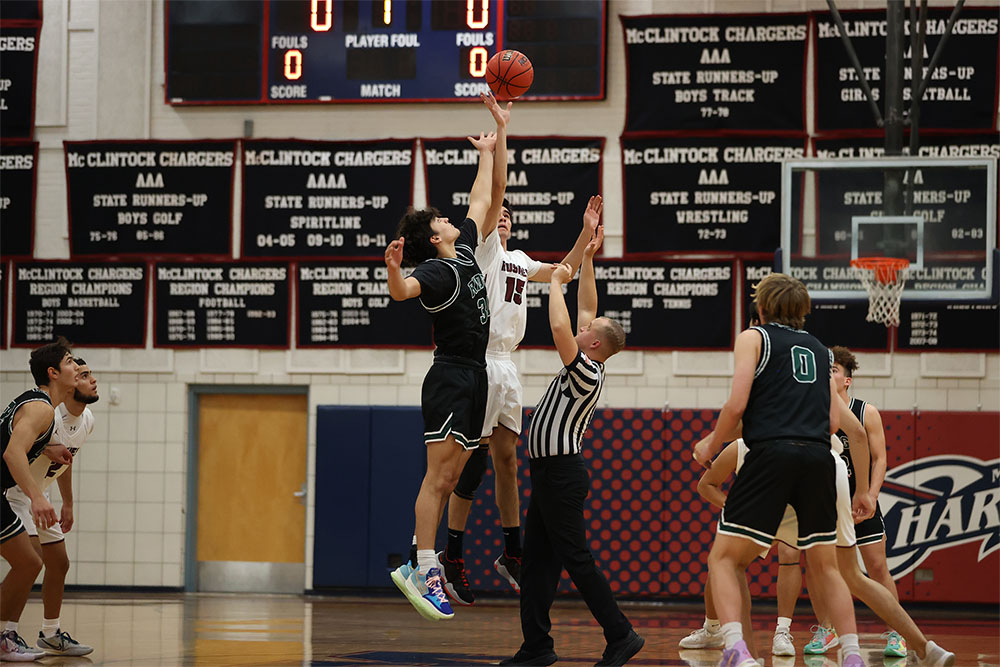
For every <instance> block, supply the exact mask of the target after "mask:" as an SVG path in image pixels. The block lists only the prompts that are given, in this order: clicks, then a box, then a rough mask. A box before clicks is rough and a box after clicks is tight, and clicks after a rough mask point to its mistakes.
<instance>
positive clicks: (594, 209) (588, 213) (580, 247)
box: [528, 195, 604, 282]
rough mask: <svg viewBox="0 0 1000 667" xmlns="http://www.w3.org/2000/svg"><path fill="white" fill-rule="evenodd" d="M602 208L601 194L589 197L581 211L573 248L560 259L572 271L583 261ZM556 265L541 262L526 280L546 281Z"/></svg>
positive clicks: (599, 220) (599, 219)
mask: <svg viewBox="0 0 1000 667" xmlns="http://www.w3.org/2000/svg"><path fill="white" fill-rule="evenodd" d="M603 210H604V200H602V199H601V195H594V196H593V197H591V198H590V201H589V202H588V203H587V208H586V210H585V211H584V212H583V228H582V229H581V230H580V235H579V236H577V237H576V243H574V244H573V249H572V250H570V251H569V253H568V254H567V255H566V256H565V257H563V260H562V261H563V262H565V263H566V264H569V265H570V267H571V268H572V269H573V272H574V273H576V271H577V269H579V268H580V263H581V262H582V261H583V251H584V250H585V249H586V247H587V244H588V243H590V239H592V238H593V237H594V232H595V231H597V225H598V224H600V222H601V212H602V211H603ZM557 266H559V265H558V264H543V265H542V267H541V268H540V269H538V271H537V272H536V273H535V275H533V276H532V277H530V278H528V280H537V281H539V282H543V281H544V282H548V280H549V277H551V275H552V270H553V269H554V268H555V267H557Z"/></svg>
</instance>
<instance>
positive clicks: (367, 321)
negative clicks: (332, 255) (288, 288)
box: [295, 260, 431, 347]
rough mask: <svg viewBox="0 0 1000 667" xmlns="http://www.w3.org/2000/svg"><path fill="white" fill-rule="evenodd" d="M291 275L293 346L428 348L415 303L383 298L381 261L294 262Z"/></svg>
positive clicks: (425, 322) (424, 322) (424, 320)
mask: <svg viewBox="0 0 1000 667" xmlns="http://www.w3.org/2000/svg"><path fill="white" fill-rule="evenodd" d="M403 273H404V275H409V273H410V269H404V270H403ZM295 278H296V280H295V284H296V290H297V291H296V295H297V296H296V304H297V307H298V331H297V336H296V338H297V340H296V345H297V346H298V347H310V346H312V347H337V346H340V345H343V346H364V347H372V346H381V345H388V346H394V347H430V346H431V327H430V319H429V318H428V317H427V315H425V314H424V312H423V308H422V307H421V306H420V302H419V301H418V300H417V299H408V300H406V301H398V302H397V301H393V300H392V299H391V298H390V297H389V286H388V284H387V283H386V268H385V262H384V261H383V260H358V261H353V262H323V263H322V264H319V263H314V264H305V263H300V264H299V265H298V267H297V269H296V276H295Z"/></svg>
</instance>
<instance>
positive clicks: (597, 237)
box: [583, 225, 604, 259]
mask: <svg viewBox="0 0 1000 667" xmlns="http://www.w3.org/2000/svg"><path fill="white" fill-rule="evenodd" d="M602 243H604V225H597V229H595V230H594V235H593V236H591V237H590V243H588V244H587V247H586V248H584V249H583V256H584V257H586V258H587V259H593V258H594V255H595V254H596V253H597V251H598V250H600V249H601V244H602Z"/></svg>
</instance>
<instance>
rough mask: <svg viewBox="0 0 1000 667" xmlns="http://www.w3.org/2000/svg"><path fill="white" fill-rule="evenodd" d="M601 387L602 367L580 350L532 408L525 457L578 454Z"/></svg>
mask: <svg viewBox="0 0 1000 667" xmlns="http://www.w3.org/2000/svg"><path fill="white" fill-rule="evenodd" d="M602 387H604V364H602V363H601V362H599V361H594V360H592V359H590V358H589V357H588V356H587V355H585V354H584V353H583V351H582V350H580V351H579V352H578V353H577V355H576V358H575V359H574V360H573V361H572V362H570V364H569V365H568V366H566V367H565V368H563V369H562V370H561V371H559V374H558V375H557V376H555V378H553V380H552V383H551V384H550V385H549V388H548V389H546V390H545V395H544V396H542V400H541V401H539V402H538V405H537V406H536V407H535V413H534V415H533V416H532V418H531V427H530V428H529V429H528V456H529V457H531V458H533V459H537V458H541V457H544V456H559V455H563V454H579V453H580V443H581V441H582V440H583V434H584V432H585V431H586V430H587V427H588V426H589V425H590V418H591V417H593V416H594V409H595V408H597V399H598V398H599V397H600V395H601V388H602Z"/></svg>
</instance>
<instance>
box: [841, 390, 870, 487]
mask: <svg viewBox="0 0 1000 667" xmlns="http://www.w3.org/2000/svg"><path fill="white" fill-rule="evenodd" d="M848 407H850V408H851V412H853V413H854V416H855V417H857V418H858V421H859V422H861V423H862V424H864V423H865V408H866V407H868V403H867V402H866V401H862V400H861V399H859V398H851V403H850V405H849V406H848ZM837 437H838V438H840V441H841V442H842V443H844V453H843V454H842V456H843V458H844V462H845V463H846V464H847V481H848V483H849V484H850V486H851V496H852V497H853V496H854V489H855V488H856V486H857V482H856V481H855V480H854V461H852V460H851V444H850V443H849V442H848V440H847V434H846V433H844V431H843V430H840V431H837ZM868 474H869V475H871V461H870V460H869V463H868Z"/></svg>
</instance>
